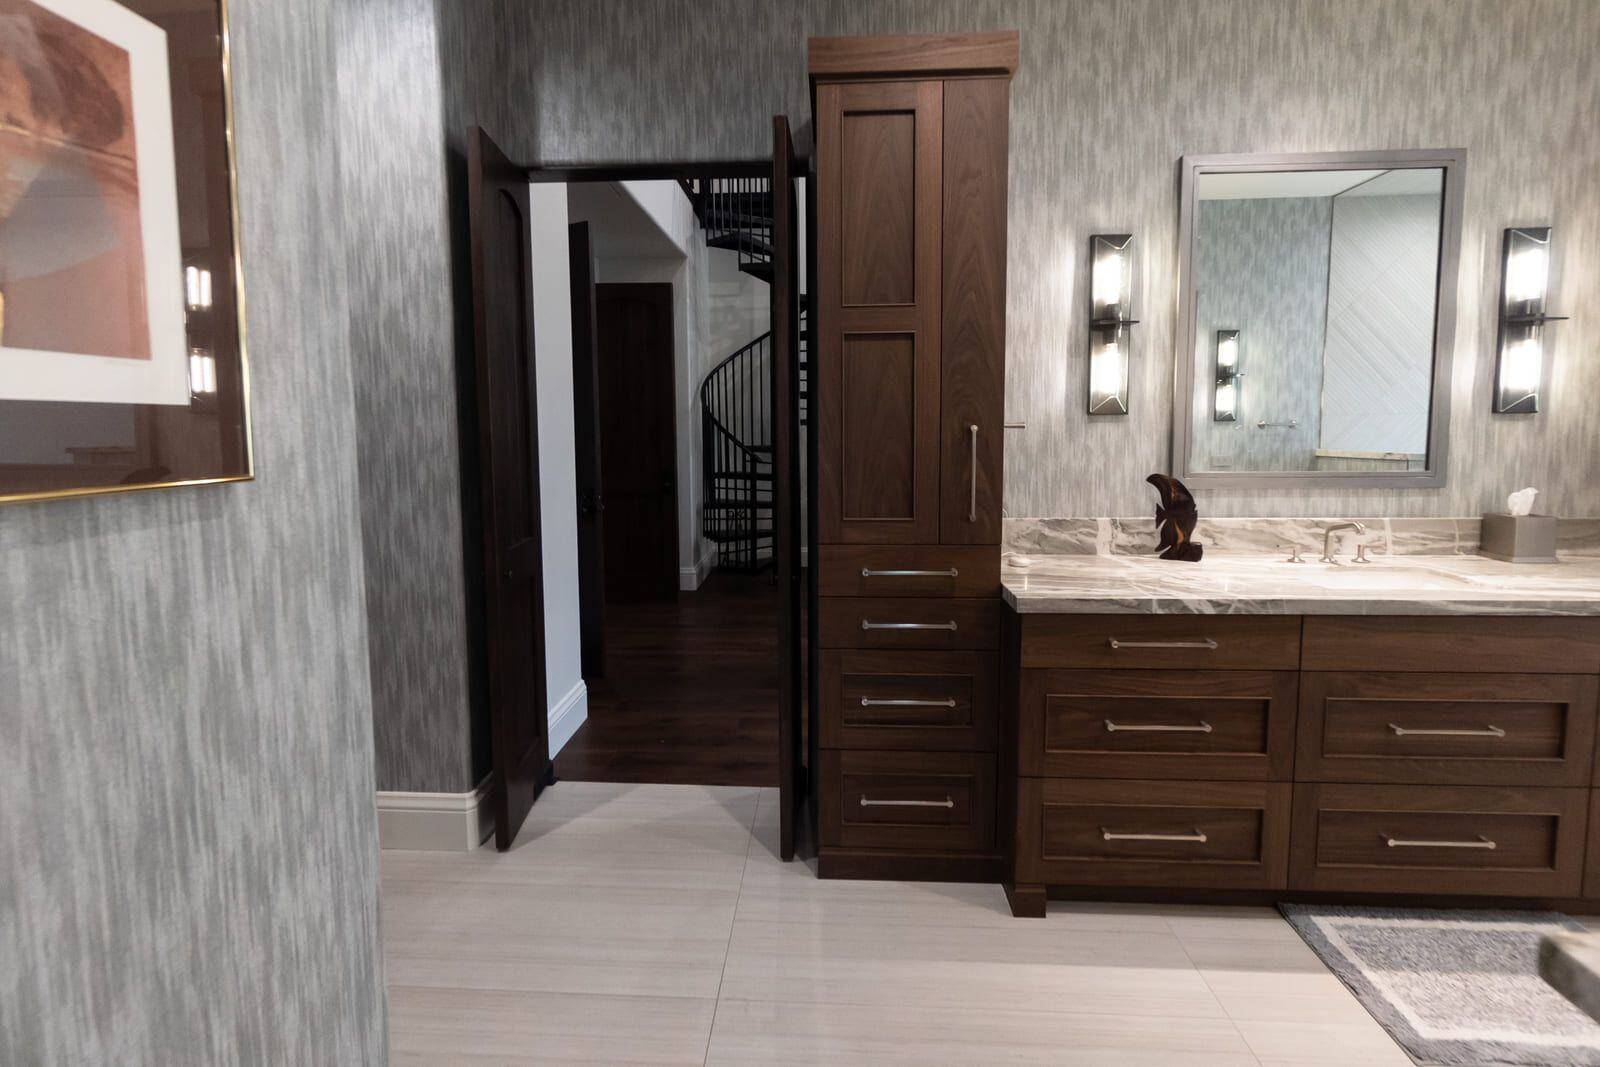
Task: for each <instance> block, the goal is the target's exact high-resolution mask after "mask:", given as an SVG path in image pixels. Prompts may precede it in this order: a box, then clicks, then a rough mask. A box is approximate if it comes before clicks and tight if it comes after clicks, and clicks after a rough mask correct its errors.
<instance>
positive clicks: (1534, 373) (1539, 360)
mask: <svg viewBox="0 0 1600 1067" xmlns="http://www.w3.org/2000/svg"><path fill="white" fill-rule="evenodd" d="M1549 285H1550V227H1548V226H1519V227H1513V228H1511V229H1509V230H1507V231H1506V238H1505V246H1504V249H1503V250H1502V252H1501V259H1500V350H1499V354H1498V357H1497V358H1496V360H1495V368H1494V411H1495V414H1497V415H1531V414H1533V413H1535V412H1537V411H1538V410H1539V392H1540V390H1541V388H1542V386H1543V381H1544V324H1545V323H1547V322H1560V321H1562V320H1563V319H1565V318H1566V316H1565V315H1547V314H1545V296H1546V295H1547V292H1548V289H1549Z"/></svg>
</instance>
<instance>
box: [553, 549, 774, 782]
mask: <svg viewBox="0 0 1600 1067" xmlns="http://www.w3.org/2000/svg"><path fill="white" fill-rule="evenodd" d="M777 611H778V587H777V586H776V585H775V584H774V583H773V580H772V575H771V573H770V572H769V573H766V574H756V575H739V574H724V573H721V572H718V573H714V574H712V575H711V577H710V578H708V579H706V581H705V584H703V585H702V586H701V587H700V588H699V589H698V590H696V591H695V592H693V593H679V594H678V599H677V600H676V602H663V603H646V604H607V605H606V627H605V628H606V677H605V678H604V679H599V680H592V681H590V682H589V718H588V721H587V722H585V723H584V724H583V725H582V726H581V727H579V729H578V732H577V733H576V734H575V735H573V738H572V740H571V741H568V742H567V744H566V747H564V748H563V749H562V750H561V752H560V754H559V755H558V756H557V757H556V761H555V766H556V777H557V779H563V778H565V779H568V780H570V781H604V782H687V783H693V784H697V785H762V786H776V785H777V784H778V715H777V702H778V640H777V624H776V616H777Z"/></svg>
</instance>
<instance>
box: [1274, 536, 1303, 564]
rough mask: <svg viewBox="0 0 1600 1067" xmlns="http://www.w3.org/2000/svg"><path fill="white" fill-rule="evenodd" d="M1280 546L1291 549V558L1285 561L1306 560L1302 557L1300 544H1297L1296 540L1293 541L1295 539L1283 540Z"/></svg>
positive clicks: (1301, 561) (1300, 561) (1296, 561)
mask: <svg viewBox="0 0 1600 1067" xmlns="http://www.w3.org/2000/svg"><path fill="white" fill-rule="evenodd" d="M1278 547H1279V548H1287V549H1288V550H1289V558H1288V559H1286V560H1284V562H1285V563H1304V562H1305V560H1303V559H1301V558H1300V546H1299V545H1298V544H1296V543H1295V542H1293V541H1282V542H1279V544H1278Z"/></svg>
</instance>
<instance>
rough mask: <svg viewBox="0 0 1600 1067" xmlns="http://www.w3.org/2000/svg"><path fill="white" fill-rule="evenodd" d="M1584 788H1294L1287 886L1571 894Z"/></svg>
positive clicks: (1579, 866)
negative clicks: (1290, 856)
mask: <svg viewBox="0 0 1600 1067" xmlns="http://www.w3.org/2000/svg"><path fill="white" fill-rule="evenodd" d="M1588 800H1589V791H1588V790H1586V789H1533V788H1522V787H1497V786H1383V785H1311V784H1303V785H1296V786H1295V794H1294V850H1293V851H1294V854H1293V857H1292V858H1291V860H1290V871H1289V887H1290V888H1291V889H1308V890H1319V891H1331V892H1376V893H1446V894H1488V895H1494V896H1527V897H1573V896H1577V895H1578V892H1579V889H1580V886H1581V883H1582V880H1583V842H1584V828H1585V822H1586V820H1587V816H1588V813H1587V807H1588Z"/></svg>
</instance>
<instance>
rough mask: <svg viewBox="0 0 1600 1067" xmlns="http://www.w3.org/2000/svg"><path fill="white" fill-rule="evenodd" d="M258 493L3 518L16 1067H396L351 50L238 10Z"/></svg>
mask: <svg viewBox="0 0 1600 1067" xmlns="http://www.w3.org/2000/svg"><path fill="white" fill-rule="evenodd" d="M229 6H230V7H231V9H232V12H233V27H232V28H233V44H234V48H235V54H236V57H237V64H236V82H235V86H236V94H237V95H236V99H237V101H238V105H239V119H238V126H237V137H238V154H239V166H240V173H239V184H240V194H241V198H240V199H241V213H242V215H243V222H244V233H243V247H244V252H245V257H244V270H245V293H246V298H247V300H248V305H249V345H250V355H251V364H252V365H251V371H252V387H253V389H252V393H253V409H254V417H255V445H256V463H257V472H258V480H257V481H255V482H252V483H245V484H240V485H230V486H221V487H211V488H195V489H175V490H162V491H156V492H146V493H136V494H132V495H127V496H117V497H106V498H102V499H97V500H84V501H76V502H73V501H60V502H47V503H35V504H23V505H13V506H8V507H5V508H0V1063H5V1064H8V1065H10V1064H16V1065H28V1067H32V1065H35V1064H41V1065H56V1064H72V1065H77V1064H94V1065H101V1064H169V1063H170V1064H205V1065H208V1067H209V1065H213V1064H249V1065H264V1064H339V1065H366V1064H371V1065H377V1064H381V1063H383V1062H384V1060H385V1046H386V1041H385V1033H384V997H383V982H382V964H381V959H380V955H379V942H378V909H377V842H376V819H375V816H374V813H373V807H372V791H373V771H372V721H371V701H370V698H369V691H368V678H367V656H366V614H365V610H364V606H363V591H362V569H361V559H360V550H361V541H360V531H359V527H358V521H359V520H358V508H357V491H356V475H357V472H356V439H355V427H354V420H353V418H352V413H353V398H352V387H351V367H350V359H349V348H350V346H349V336H348V319H347V315H348V307H347V303H346V298H345V284H346V274H345V262H344V251H343V247H342V236H343V233H344V217H343V215H344V213H343V209H342V207H341V205H340V202H339V189H338V185H337V182H336V180H335V177H336V176H337V175H338V173H339V156H338V151H339V138H338V135H337V131H336V118H337V116H336V114H335V110H334V106H335V96H334V93H333V92H332V85H333V81H334V77H335V40H334V32H333V31H334V26H333V19H332V15H331V13H330V11H329V9H328V8H327V7H326V6H325V5H323V4H320V3H317V2H315V0H231V3H230V5H229Z"/></svg>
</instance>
